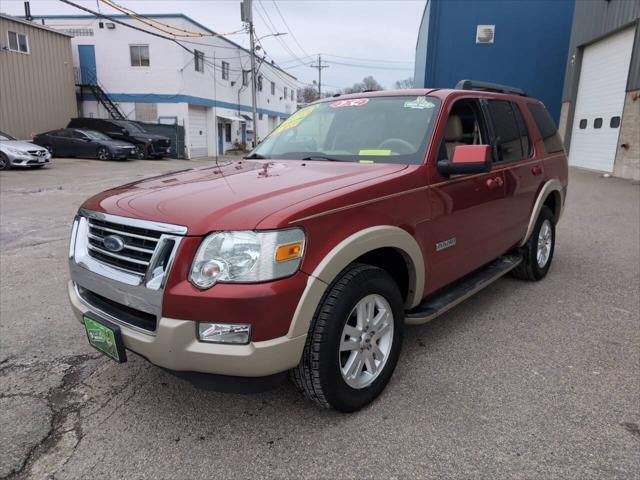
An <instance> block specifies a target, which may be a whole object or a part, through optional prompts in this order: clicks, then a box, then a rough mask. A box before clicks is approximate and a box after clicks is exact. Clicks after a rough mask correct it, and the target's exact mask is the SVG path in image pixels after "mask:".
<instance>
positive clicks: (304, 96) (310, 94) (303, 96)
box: [298, 85, 318, 103]
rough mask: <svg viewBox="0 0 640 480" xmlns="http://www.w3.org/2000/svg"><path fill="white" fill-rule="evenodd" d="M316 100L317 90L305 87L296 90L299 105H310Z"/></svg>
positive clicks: (309, 86)
mask: <svg viewBox="0 0 640 480" xmlns="http://www.w3.org/2000/svg"><path fill="white" fill-rule="evenodd" d="M316 100H318V89H317V88H315V87H312V86H311V85H307V86H305V87H301V88H298V102H299V103H311V102H315V101H316Z"/></svg>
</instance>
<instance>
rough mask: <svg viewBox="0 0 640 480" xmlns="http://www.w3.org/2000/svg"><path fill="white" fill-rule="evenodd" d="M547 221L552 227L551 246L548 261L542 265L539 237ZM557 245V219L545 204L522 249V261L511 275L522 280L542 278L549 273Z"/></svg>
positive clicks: (533, 280) (532, 280)
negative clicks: (539, 255) (539, 252)
mask: <svg viewBox="0 0 640 480" xmlns="http://www.w3.org/2000/svg"><path fill="white" fill-rule="evenodd" d="M545 222H548V225H549V227H550V229H551V245H550V247H549V254H548V258H547V260H546V263H545V264H544V265H542V266H541V265H540V264H539V263H538V250H539V245H538V243H539V242H538V239H539V235H540V230H541V229H542V226H543V224H545ZM555 245H556V219H555V216H554V215H553V213H552V212H551V209H550V208H549V207H546V206H545V207H542V210H540V215H538V220H537V221H536V226H535V228H534V229H533V232H531V236H530V237H529V240H527V243H526V244H525V245H524V246H523V247H522V248H521V249H520V252H521V254H522V257H523V260H522V263H521V264H520V265H518V266H517V267H516V268H514V269H513V270H512V271H511V275H512V276H514V277H515V278H518V279H520V280H528V281H531V282H535V281H538V280H542V279H543V278H544V277H545V276H546V275H547V272H548V271H549V267H551V261H552V260H553V252H554V250H555Z"/></svg>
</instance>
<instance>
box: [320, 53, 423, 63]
mask: <svg viewBox="0 0 640 480" xmlns="http://www.w3.org/2000/svg"><path fill="white" fill-rule="evenodd" d="M323 55H324V56H325V57H333V58H343V59H346V60H362V61H365V62H380V63H413V61H410V60H385V59H381V58H361V57H345V56H343V55H333V54H331V53H323Z"/></svg>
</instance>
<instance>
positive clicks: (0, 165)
mask: <svg viewBox="0 0 640 480" xmlns="http://www.w3.org/2000/svg"><path fill="white" fill-rule="evenodd" d="M10 168H11V162H10V161H9V157H7V156H6V155H5V154H4V153H2V152H0V170H9V169H10Z"/></svg>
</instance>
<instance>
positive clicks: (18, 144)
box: [0, 140, 44, 152]
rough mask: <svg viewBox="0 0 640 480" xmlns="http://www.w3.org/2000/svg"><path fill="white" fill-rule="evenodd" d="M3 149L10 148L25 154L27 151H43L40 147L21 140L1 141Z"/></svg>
mask: <svg viewBox="0 0 640 480" xmlns="http://www.w3.org/2000/svg"><path fill="white" fill-rule="evenodd" d="M0 145H2V146H3V147H11V148H15V149H17V150H21V151H24V152H26V151H27V150H34V149H35V150H44V148H42V147H41V146H40V145H36V144H35V143H29V142H26V141H23V140H3V141H2V142H0Z"/></svg>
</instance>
